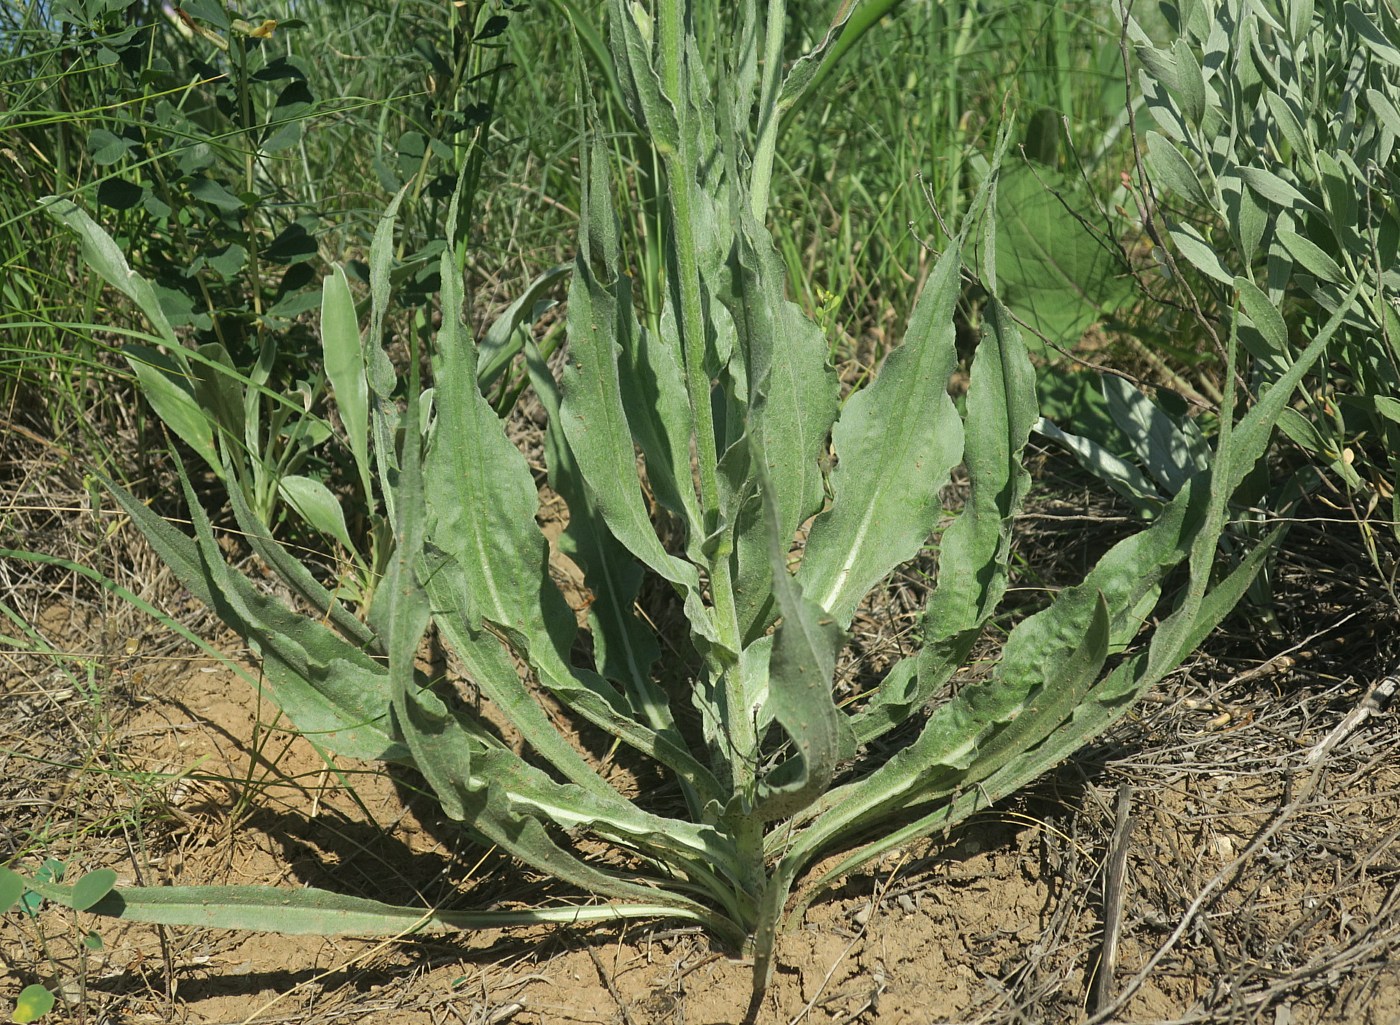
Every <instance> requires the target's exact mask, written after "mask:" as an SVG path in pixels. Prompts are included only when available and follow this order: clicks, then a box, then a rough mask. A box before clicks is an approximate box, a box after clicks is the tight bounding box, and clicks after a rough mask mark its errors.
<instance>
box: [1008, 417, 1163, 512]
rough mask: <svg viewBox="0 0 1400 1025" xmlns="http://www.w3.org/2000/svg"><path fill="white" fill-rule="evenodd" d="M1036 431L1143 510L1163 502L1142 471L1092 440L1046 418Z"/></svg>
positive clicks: (1039, 422) (1037, 422)
mask: <svg viewBox="0 0 1400 1025" xmlns="http://www.w3.org/2000/svg"><path fill="white" fill-rule="evenodd" d="M1035 429H1036V432H1037V433H1038V434H1042V435H1044V436H1045V437H1047V438H1049V439H1050V440H1051V441H1054V442H1057V443H1058V444H1060V445H1062V446H1063V447H1064V448H1065V449H1067V450H1068V451H1069V453H1070V454H1071V455H1073V456H1074V458H1075V459H1077V460H1078V461H1079V465H1081V466H1083V467H1084V469H1086V470H1088V471H1089V472H1090V473H1092V474H1093V475H1094V476H1095V477H1097V478H1098V479H1099V480H1101V481H1103V482H1104V483H1105V484H1107V485H1108V486H1109V487H1111V488H1112V489H1113V490H1114V491H1116V492H1118V493H1119V494H1120V495H1122V496H1123V497H1124V498H1126V499H1128V500H1129V501H1130V502H1132V503H1133V504H1134V505H1136V506H1138V507H1139V508H1153V507H1155V506H1156V505H1157V504H1158V503H1160V502H1161V501H1162V498H1163V496H1162V494H1161V492H1159V491H1158V490H1157V487H1156V485H1154V484H1153V483H1152V481H1151V480H1149V479H1148V477H1147V475H1146V474H1145V473H1143V472H1142V470H1140V469H1139V468H1138V467H1136V466H1134V465H1133V464H1132V463H1130V462H1128V461H1127V460H1125V459H1120V458H1119V457H1118V456H1116V455H1114V454H1113V453H1112V452H1110V451H1109V450H1108V449H1106V448H1104V447H1103V446H1102V445H1100V444H1099V443H1098V442H1096V441H1094V440H1092V439H1091V438H1084V437H1080V436H1079V435H1076V434H1069V433H1067V432H1065V431H1062V430H1060V429H1059V428H1058V427H1056V426H1055V425H1054V424H1053V423H1051V422H1050V421H1049V420H1046V419H1045V418H1044V417H1041V418H1040V419H1039V420H1038V421H1036V425H1035Z"/></svg>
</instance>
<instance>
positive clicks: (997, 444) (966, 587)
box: [852, 297, 1037, 744]
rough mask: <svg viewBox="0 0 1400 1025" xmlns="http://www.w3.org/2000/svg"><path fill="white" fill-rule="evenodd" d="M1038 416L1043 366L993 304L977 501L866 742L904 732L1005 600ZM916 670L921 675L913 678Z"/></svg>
mask: <svg viewBox="0 0 1400 1025" xmlns="http://www.w3.org/2000/svg"><path fill="white" fill-rule="evenodd" d="M1036 411H1037V403H1036V395H1035V368H1034V367H1032V366H1031V362H1030V358H1029V356H1028V355H1027V353H1026V348H1025V344H1024V343H1023V342H1022V340H1021V334H1020V332H1019V331H1018V330H1017V329H1016V325H1015V322H1014V321H1013V320H1012V319H1011V316H1010V314H1009V313H1008V311H1007V310H1006V308H1005V307H1004V306H1003V305H1002V304H1001V302H1000V301H999V300H998V299H996V298H995V297H993V298H992V300H991V302H990V303H989V304H988V306H987V309H986V311H985V314H984V320H983V324H982V338H981V341H980V342H979V344H978V346H977V355H976V357H975V358H974V359H973V363H972V374H971V381H970V383H969V386H968V394H967V440H966V442H965V444H964V449H963V464H964V466H965V467H966V468H967V475H968V484H969V491H968V497H967V501H966V503H965V504H964V506H963V508H962V510H961V512H959V513H958V517H957V519H956V520H954V521H953V523H952V525H951V526H949V527H948V528H947V529H946V530H945V531H944V532H943V536H942V537H941V538H940V539H939V544H938V582H937V586H936V587H935V589H934V591H933V594H932V595H930V597H929V600H928V605H927V607H926V608H925V610H924V618H923V640H924V647H923V648H922V650H921V651H920V652H919V654H918V655H917V656H915V658H914V659H913V662H912V664H911V665H910V666H909V667H908V669H906V670H901V671H900V672H893V671H892V672H891V673H890V674H889V675H888V676H887V677H886V678H885V679H884V680H883V681H881V683H880V686H879V688H878V689H877V690H876V692H875V694H874V695H873V696H872V697H871V699H870V700H869V702H867V704H866V706H865V708H864V709H862V710H861V712H860V713H859V715H858V716H857V717H856V719H855V721H854V723H853V724H852V725H853V727H854V729H855V732H856V739H857V743H860V744H865V743H868V742H869V741H871V740H873V739H874V738H875V737H878V736H880V735H881V734H883V733H885V732H886V731H888V730H890V729H892V728H893V727H895V726H897V725H899V724H900V723H901V722H903V721H904V720H905V719H906V718H907V717H908V716H909V714H911V712H912V711H913V709H914V708H916V707H918V706H920V705H922V704H923V703H924V702H926V701H927V700H928V699H929V698H931V697H932V696H933V694H934V692H935V691H936V690H937V689H938V688H939V687H941V686H943V684H944V683H946V682H947V680H948V679H949V677H951V675H952V674H953V672H954V671H956V670H957V669H958V668H959V667H960V666H962V664H963V662H964V660H965V659H966V657H967V654H968V652H969V651H971V649H972V645H973V643H974V642H975V641H976V639H977V636H978V635H979V634H980V632H981V629H982V626H983V624H984V623H986V621H987V619H988V618H989V617H990V616H991V614H992V612H993V611H994V610H995V608H996V606H997V603H998V602H999V601H1000V600H1001V596H1002V594H1003V593H1004V592H1005V590H1006V580H1007V571H1008V564H1009V561H1010V557H1011V528H1012V523H1013V521H1014V518H1015V516H1016V515H1017V513H1018V512H1019V510H1020V508H1021V503H1022V502H1023V501H1024V499H1025V496H1026V493H1027V491H1028V490H1029V488H1030V474H1029V472H1028V471H1027V470H1026V468H1025V465H1024V463H1023V461H1022V457H1023V455H1024V452H1025V447H1026V443H1027V441H1028V440H1029V438H1030V434H1031V431H1032V429H1033V428H1034V426H1035V424H1036ZM916 667H917V677H911V676H910V674H911V673H912V672H913V671H914V670H915V668H916ZM911 679H916V681H917V683H916V685H915V686H910V685H909V683H910V680H911Z"/></svg>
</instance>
